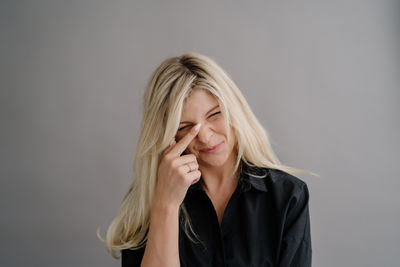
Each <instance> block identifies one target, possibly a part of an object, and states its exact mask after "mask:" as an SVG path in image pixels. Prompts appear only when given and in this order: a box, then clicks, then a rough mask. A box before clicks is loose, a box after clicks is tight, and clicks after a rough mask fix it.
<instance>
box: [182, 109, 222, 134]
mask: <svg viewBox="0 0 400 267" xmlns="http://www.w3.org/2000/svg"><path fill="white" fill-rule="evenodd" d="M220 113H221V111H218V112H215V113H213V114H211V115H210V116H209V118H211V117H214V116H215V115H218V114H220ZM189 126H190V125H186V126H184V127H182V128H179V129H178V131H182V130H183V129H185V128H187V127H189Z"/></svg>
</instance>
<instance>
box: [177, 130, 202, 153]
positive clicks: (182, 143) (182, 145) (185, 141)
mask: <svg viewBox="0 0 400 267" xmlns="http://www.w3.org/2000/svg"><path fill="white" fill-rule="evenodd" d="M200 127H201V123H198V124H196V125H195V126H193V127H192V128H191V129H190V131H189V132H188V133H187V134H186V135H185V136H184V137H183V138H181V139H180V140H179V141H178V143H176V145H175V146H174V147H173V148H172V149H171V151H170V153H172V154H174V155H175V156H180V155H181V154H182V153H183V152H184V151H185V150H186V148H187V147H188V146H189V144H190V142H192V140H193V138H195V137H196V135H197V134H198V133H199V129H200Z"/></svg>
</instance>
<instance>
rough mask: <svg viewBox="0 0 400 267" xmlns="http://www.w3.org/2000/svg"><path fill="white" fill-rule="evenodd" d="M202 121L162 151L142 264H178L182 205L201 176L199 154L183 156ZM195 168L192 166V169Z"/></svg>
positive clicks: (168, 266)
mask: <svg viewBox="0 0 400 267" xmlns="http://www.w3.org/2000/svg"><path fill="white" fill-rule="evenodd" d="M199 128H200V124H198V125H196V126H195V127H193V128H192V129H191V130H190V131H189V132H188V133H187V134H186V135H185V136H184V137H183V138H182V139H181V140H179V142H178V143H176V142H175V141H173V142H172V143H171V145H170V147H169V148H167V149H166V150H165V151H164V152H163V157H162V159H161V162H160V165H159V168H158V180H157V186H156V190H155V194H154V199H153V204H152V208H151V217H150V227H149V233H148V239H147V244H146V249H145V251H144V255H143V259H142V263H141V266H142V267H159V266H160V267H161V266H166V267H175V266H176V267H179V266H180V260H179V245H178V243H179V206H180V205H181V203H182V202H183V199H184V198H185V195H186V192H187V190H188V188H189V186H190V185H191V184H193V183H195V182H197V181H198V180H199V179H200V176H201V172H200V171H199V170H198V168H199V165H198V163H197V160H196V156H195V155H193V154H188V155H183V156H181V154H182V153H183V152H184V151H185V149H186V148H187V146H188V145H189V143H190V142H191V141H192V139H193V138H194V137H195V136H196V135H197V133H198V130H199ZM192 168H193V169H192Z"/></svg>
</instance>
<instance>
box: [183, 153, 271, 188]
mask: <svg viewBox="0 0 400 267" xmlns="http://www.w3.org/2000/svg"><path fill="white" fill-rule="evenodd" d="M241 166H242V171H241V172H240V177H239V184H240V185H241V186H242V188H241V189H242V192H246V191H248V190H250V189H251V188H254V189H256V190H259V191H263V192H267V191H268V189H267V184H266V182H265V179H264V178H266V177H267V176H268V174H269V172H268V169H267V168H261V167H257V166H250V165H248V164H246V163H245V162H244V161H242V162H241ZM189 190H200V191H204V189H203V187H202V185H201V179H200V180H199V181H198V182H197V183H195V184H192V185H191V186H190V187H189Z"/></svg>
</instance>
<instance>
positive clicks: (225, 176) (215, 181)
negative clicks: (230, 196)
mask: <svg viewBox="0 0 400 267" xmlns="http://www.w3.org/2000/svg"><path fill="white" fill-rule="evenodd" d="M235 163H236V155H235V153H231V155H230V156H229V158H228V159H227V160H226V162H225V163H224V164H223V165H222V166H199V169H200V171H201V176H202V180H203V181H202V183H203V188H204V189H205V190H206V191H207V192H214V193H218V192H220V191H224V190H226V189H227V188H231V187H236V185H237V182H238V178H239V173H240V168H239V169H238V170H237V171H236V172H235V173H232V171H233V169H234V167H235Z"/></svg>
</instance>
